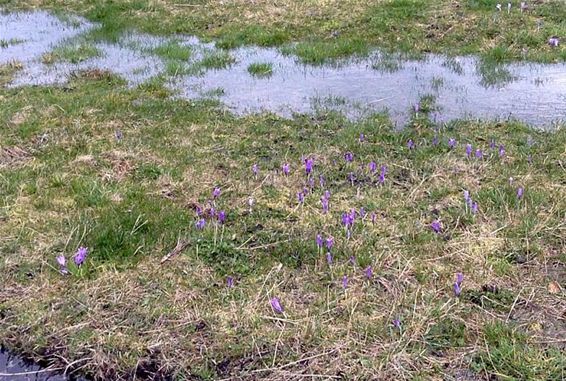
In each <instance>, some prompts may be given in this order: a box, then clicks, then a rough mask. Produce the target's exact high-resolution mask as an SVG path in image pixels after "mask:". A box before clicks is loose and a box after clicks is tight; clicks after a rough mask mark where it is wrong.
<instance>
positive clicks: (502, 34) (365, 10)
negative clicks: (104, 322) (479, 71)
mask: <svg viewBox="0 0 566 381" xmlns="http://www.w3.org/2000/svg"><path fill="white" fill-rule="evenodd" d="M497 3H502V4H503V9H502V10H501V11H498V10H497V8H496V4H497ZM527 4H528V9H526V10H524V11H523V12H522V11H521V10H520V5H519V2H513V3H512V8H511V10H510V12H509V13H508V12H507V2H499V1H497V0H462V1H442V0H426V1H421V0H395V1H392V0H387V1H385V0H381V1H378V2H370V1H358V0H347V1H336V0H332V1H321V0H311V1H304V2H295V1H289V0H284V1H282V2H278V3H277V4H274V3H273V2H271V1H264V0H261V1H243V0H231V1H208V0H195V1H181V0H164V1H150V0H131V1H125V0H120V1H110V0H79V1H74V0H73V1H69V0H34V1H31V2H25V4H24V2H21V1H18V0H0V6H4V7H6V8H8V9H30V8H35V7H41V8H47V9H52V10H55V11H60V12H69V11H72V12H77V13H79V14H81V15H84V16H86V17H88V18H89V19H91V20H94V21H97V22H99V23H101V25H102V29H101V30H100V31H99V32H98V33H97V34H96V37H97V38H102V39H116V38H117V36H118V35H119V34H120V33H122V32H123V31H124V30H125V29H128V28H136V29H139V30H142V31H145V32H149V33H156V34H174V33H184V34H194V35H197V36H200V37H203V38H207V39H215V40H218V41H219V43H218V45H219V46H221V47H226V48H233V47H237V46H240V45H243V44H255V45H261V46H279V45H286V44H288V43H292V42H293V43H294V42H299V43H298V45H296V46H293V47H291V48H289V49H291V50H293V51H294V52H295V53H296V54H298V55H299V56H300V57H301V58H302V59H303V60H305V61H307V62H311V63H322V62H325V61H328V60H329V59H333V58H337V57H343V56H349V55H352V54H364V53H366V52H367V51H368V50H369V49H370V48H372V47H376V46H377V47H381V48H384V49H386V50H391V51H402V52H406V53H410V54H421V53H426V52H441V53H447V54H451V55H453V54H471V53H477V54H481V55H483V56H485V57H488V58H491V59H495V60H498V61H507V60H522V59H526V60H532V61H543V62H557V61H564V60H565V58H566V49H565V48H564V44H562V45H561V46H560V47H558V48H554V49H553V48H551V47H549V46H548V44H547V41H548V39H549V38H550V37H551V36H554V35H556V36H560V37H562V38H565V37H566V7H565V6H564V2H563V1H562V0H549V1H544V2H527Z"/></svg>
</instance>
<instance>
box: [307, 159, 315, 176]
mask: <svg viewBox="0 0 566 381" xmlns="http://www.w3.org/2000/svg"><path fill="white" fill-rule="evenodd" d="M313 164H314V160H313V159H305V173H306V174H307V175H310V173H311V172H312V166H313Z"/></svg>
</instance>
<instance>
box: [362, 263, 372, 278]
mask: <svg viewBox="0 0 566 381" xmlns="http://www.w3.org/2000/svg"><path fill="white" fill-rule="evenodd" d="M364 274H365V275H366V278H368V279H371V278H373V269H372V268H371V266H368V267H366V269H365V270H364Z"/></svg>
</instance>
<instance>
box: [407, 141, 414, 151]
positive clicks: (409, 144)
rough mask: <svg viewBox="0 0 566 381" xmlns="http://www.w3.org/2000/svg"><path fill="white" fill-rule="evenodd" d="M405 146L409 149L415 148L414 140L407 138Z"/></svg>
mask: <svg viewBox="0 0 566 381" xmlns="http://www.w3.org/2000/svg"><path fill="white" fill-rule="evenodd" d="M407 148H408V149H410V150H412V149H415V142H414V141H413V139H409V140H407Z"/></svg>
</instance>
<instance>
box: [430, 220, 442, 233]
mask: <svg viewBox="0 0 566 381" xmlns="http://www.w3.org/2000/svg"><path fill="white" fill-rule="evenodd" d="M430 228H431V229H432V230H433V231H434V232H435V233H436V234H439V233H440V232H441V231H442V225H441V224H440V221H438V220H434V221H432V222H431V224H430Z"/></svg>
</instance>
